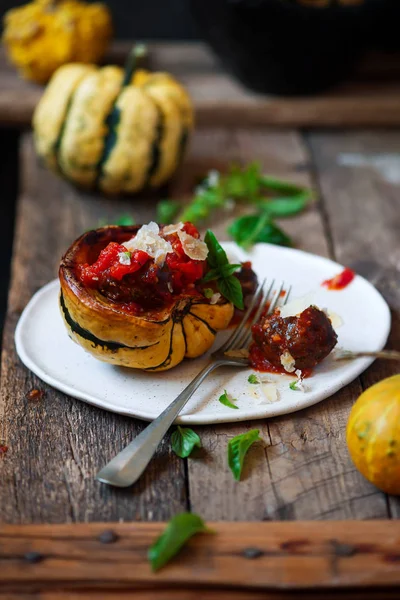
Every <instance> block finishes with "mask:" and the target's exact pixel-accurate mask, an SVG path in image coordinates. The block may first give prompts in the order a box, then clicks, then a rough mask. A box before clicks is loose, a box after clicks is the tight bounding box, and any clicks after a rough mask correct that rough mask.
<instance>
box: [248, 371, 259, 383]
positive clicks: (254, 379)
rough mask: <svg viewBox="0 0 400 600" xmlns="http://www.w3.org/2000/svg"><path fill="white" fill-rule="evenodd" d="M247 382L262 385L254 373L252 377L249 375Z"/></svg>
mask: <svg viewBox="0 0 400 600" xmlns="http://www.w3.org/2000/svg"><path fill="white" fill-rule="evenodd" d="M247 381H248V382H249V383H260V382H259V380H258V377H257V375H254V373H252V374H251V375H249V377H248V379H247Z"/></svg>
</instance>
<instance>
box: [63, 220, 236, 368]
mask: <svg viewBox="0 0 400 600" xmlns="http://www.w3.org/2000/svg"><path fill="white" fill-rule="evenodd" d="M211 235H212V234H211ZM213 239H214V240H215V238H213ZM219 248H220V249H221V251H222V252H223V254H225V253H224V251H223V250H222V248H221V247H219ZM225 257H226V255H225ZM213 266H214V265H213V263H212V261H211V262H210V256H209V248H208V245H207V244H206V243H205V242H203V241H201V240H200V235H199V232H198V231H197V229H196V227H195V226H194V225H192V224H191V223H178V224H175V225H167V226H158V225H157V224H156V223H149V224H148V225H143V226H129V227H120V226H109V227H105V228H102V229H98V230H96V231H89V232H87V233H85V234H83V235H82V236H81V237H80V238H79V239H78V240H77V241H76V242H75V243H74V244H72V246H71V247H70V248H69V249H68V251H67V253H66V254H65V256H64V257H63V259H62V261H61V265H60V271H59V276H60V282H61V293H60V307H61V313H62V316H63V319H64V322H65V325H66V327H67V329H68V332H69V335H70V337H71V338H72V339H73V340H74V341H75V342H77V343H78V344H80V345H81V346H83V348H85V349H86V350H87V351H88V352H90V353H91V354H93V355H94V356H95V357H96V358H98V359H100V360H103V361H106V362H110V363H113V364H115V365H122V366H125V367H134V368H138V369H145V370H149V371H163V370H167V369H171V368H172V367H174V366H176V365H177V364H179V363H180V362H181V361H182V360H183V359H184V358H185V357H186V358H194V357H197V356H200V355H201V354H203V353H204V352H206V351H207V350H208V349H209V348H210V347H211V345H212V344H213V342H214V339H215V335H216V332H217V331H218V330H221V329H225V328H226V327H227V326H228V325H229V322H230V320H231V318H232V315H233V312H234V306H233V304H232V302H230V301H229V300H227V299H226V298H225V297H224V296H223V295H222V294H221V293H219V292H218V282H217V281H216V279H215V278H213V277H208V278H207V274H209V275H210V271H212V267H213ZM230 266H231V267H233V265H230ZM237 267H238V268H240V265H237ZM214 270H215V269H214ZM242 270H243V269H242ZM231 271H232V272H233V271H234V269H233V268H232V269H231ZM234 277H235V278H236V274H235V276H234ZM204 280H205V281H204ZM236 281H237V282H238V284H239V283H240V273H239V274H237V278H236ZM239 287H240V286H239Z"/></svg>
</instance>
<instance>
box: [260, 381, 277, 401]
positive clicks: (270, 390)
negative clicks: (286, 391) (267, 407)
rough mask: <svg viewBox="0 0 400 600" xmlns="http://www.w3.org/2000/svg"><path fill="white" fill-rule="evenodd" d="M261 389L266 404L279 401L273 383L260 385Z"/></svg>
mask: <svg viewBox="0 0 400 600" xmlns="http://www.w3.org/2000/svg"><path fill="white" fill-rule="evenodd" d="M261 389H262V391H263V394H264V396H265V398H266V400H267V401H268V402H277V401H278V400H279V394H278V388H277V387H276V384H275V383H262V384H261Z"/></svg>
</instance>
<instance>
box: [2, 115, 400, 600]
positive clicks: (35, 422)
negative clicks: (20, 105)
mask: <svg viewBox="0 0 400 600" xmlns="http://www.w3.org/2000/svg"><path fill="white" fill-rule="evenodd" d="M399 150H400V132H399V131H396V130H393V131H388V130H379V129H378V130H377V129H375V130H371V129H363V130H354V131H342V130H336V131H332V130H331V131H323V130H315V131H309V130H308V131H307V130H295V129H284V130H283V129H268V128H267V127H265V126H263V125H260V126H259V127H257V128H254V127H250V126H249V124H248V123H247V122H246V119H244V120H243V121H240V120H238V121H237V124H236V125H235V126H233V125H232V124H230V125H229V124H225V123H221V125H218V124H216V122H215V120H212V119H211V122H210V124H207V122H204V121H203V122H202V124H201V126H200V127H199V128H198V129H197V131H196V133H195V135H194V137H193V140H192V144H191V148H190V152H189V155H188V156H187V159H186V161H185V164H184V165H183V167H182V169H181V171H180V173H179V174H178V175H177V176H176V178H175V179H174V181H172V182H171V184H170V186H169V188H168V190H163V192H162V194H163V196H165V195H166V194H168V195H170V196H171V197H180V198H184V197H187V196H188V195H189V194H190V190H192V189H193V185H194V182H195V180H196V177H197V176H198V175H199V174H201V173H204V171H205V170H206V169H209V168H211V167H213V166H221V165H224V164H227V163H229V162H231V161H241V162H249V161H252V160H254V159H257V160H259V161H260V162H261V164H262V166H263V169H264V170H265V171H266V172H269V173H273V174H275V175H277V176H281V177H284V178H288V179H289V180H293V181H297V182H299V183H302V184H307V185H311V186H312V187H313V188H314V189H315V192H316V198H317V200H316V202H315V203H314V204H313V206H312V207H311V208H310V209H309V210H307V211H306V212H305V213H304V214H302V215H301V216H299V217H296V218H294V219H291V220H286V221H285V222H284V223H283V226H284V227H285V228H286V230H287V231H288V232H289V234H290V235H292V236H293V239H294V241H295V244H296V246H297V247H299V248H301V249H303V250H307V251H310V252H315V253H317V254H320V255H324V256H330V257H332V258H334V259H335V260H337V261H339V262H341V263H343V264H346V265H348V266H350V267H352V268H355V269H356V270H357V272H358V273H360V274H361V275H363V276H364V277H367V278H368V279H369V280H370V281H371V282H372V283H373V284H374V285H376V287H377V288H378V289H379V290H380V291H381V293H382V294H383V295H384V296H385V298H386V300H387V301H388V303H389V304H390V307H391V309H392V317H393V325H392V332H391V336H390V341H389V344H388V347H391V348H396V349H400V285H399V272H400V154H399ZM378 157H379V160H378ZM156 201H157V195H155V196H154V197H147V198H146V199H144V198H140V197H139V198H136V199H125V200H123V199H106V198H101V197H99V196H97V195H90V194H85V193H82V192H79V191H77V190H76V189H74V188H73V187H72V186H71V185H69V184H68V183H67V182H65V181H62V180H60V179H58V178H57V177H55V176H54V175H52V174H51V173H49V172H47V171H46V170H44V169H43V168H42V167H41V166H40V165H39V164H38V162H37V160H36V158H35V154H34V150H33V146H32V139H31V135H30V134H29V133H25V134H24V135H23V136H22V137H21V140H20V185H19V192H18V199H17V219H16V228H15V236H14V249H13V262H12V279H11V285H10V292H9V306H8V313H7V319H6V323H5V330H4V340H3V350H2V360H1V397H0V437H1V438H2V440H1V442H2V443H4V444H5V445H7V446H8V451H7V453H5V454H3V456H2V458H0V507H1V511H0V523H4V524H6V523H9V524H24V525H29V524H40V523H47V524H59V523H60V524H61V523H80V522H84V523H86V522H92V521H102V522H108V521H117V522H118V521H119V522H125V521H135V522H141V521H159V520H168V519H169V518H170V517H172V516H173V515H174V514H176V513H177V512H179V511H184V510H192V511H194V512H197V513H199V514H200V515H202V516H203V517H204V519H206V520H215V521H225V520H229V521H270V520H278V521H290V520H336V519H342V520H346V519H357V520H362V519H396V518H398V517H399V516H400V503H399V500H398V499H396V498H393V497H388V496H386V495H385V494H383V493H381V492H380V491H378V490H377V489H376V488H375V487H373V486H372V485H370V484H369V483H368V482H367V481H365V480H364V479H363V477H362V476H361V475H360V474H359V473H358V472H357V471H356V470H355V468H354V466H353V464H352V462H351V460H350V458H349V455H348V452H347V449H346V443H345V425H346V421H347V417H348V414H349V410H350V408H351V406H352V404H353V403H354V401H355V399H356V398H357V397H358V395H359V394H360V393H361V391H362V390H363V389H365V388H367V387H368V386H370V385H372V384H373V383H375V382H376V381H378V380H380V379H382V378H383V377H386V376H389V375H391V374H393V373H396V372H398V365H396V364H395V363H389V362H386V363H384V362H382V361H376V363H374V365H373V366H372V367H370V368H369V369H368V370H367V371H366V372H365V373H364V374H363V375H362V376H361V377H360V378H358V379H356V380H355V381H354V382H353V383H352V384H350V385H348V386H347V387H346V388H344V389H343V390H341V391H340V392H338V393H337V394H335V395H334V396H333V397H331V398H330V399H328V400H325V401H324V402H322V403H320V404H317V405H316V406H313V407H311V408H309V409H306V410H303V411H301V412H298V413H295V414H292V415H287V416H282V417H278V418H274V419H270V420H269V421H265V420H260V421H253V422H245V423H240V424H228V425H215V426H207V427H206V426H204V427H200V426H199V427H196V428H195V429H196V430H198V432H199V434H200V435H201V438H202V441H203V445H204V449H203V450H202V452H201V455H200V456H199V457H198V458H196V459H189V460H181V459H179V458H177V457H176V456H175V455H174V454H173V453H172V451H171V448H170V444H169V439H168V438H166V439H165V441H164V442H163V443H162V445H161V446H160V448H159V449H158V452H157V455H156V457H155V459H154V460H153V461H152V462H151V464H150V466H149V468H148V469H147V471H146V472H145V474H144V475H143V476H142V478H141V479H140V480H139V482H138V483H137V484H136V485H135V486H134V487H132V488H129V489H114V488H110V487H107V486H104V485H102V484H100V483H99V482H97V481H95V479H94V476H95V474H96V472H97V471H98V469H99V468H100V467H101V466H103V465H104V464H105V462H107V460H109V458H110V457H111V456H113V455H114V454H115V453H116V452H118V451H119V450H120V449H121V448H122V447H123V446H124V445H125V444H126V443H127V442H128V441H130V440H131V439H132V437H134V436H135V435H137V433H139V432H140V431H141V430H142V429H143V427H144V423H142V422H141V421H138V420H135V419H130V418H127V417H123V416H119V415H116V414H112V413H108V412H105V411H102V410H99V409H97V408H95V407H92V406H89V405H87V404H84V403H83V402H79V401H77V400H74V399H72V398H69V397H67V396H65V395H64V394H62V393H60V392H57V391H56V390H53V389H51V388H50V387H48V386H47V385H45V384H43V383H42V382H41V381H39V380H38V379H37V378H36V377H35V376H33V375H32V374H31V373H30V372H29V371H28V370H27V369H26V368H24V367H23V366H22V364H21V363H20V361H19V359H18V358H17V356H16V353H15V348H14V340H13V336H14V329H15V325H16V323H17V321H18V318H19V316H20V314H21V312H22V310H23V308H24V306H25V305H26V303H27V302H28V300H29V299H30V298H31V296H32V294H33V293H35V292H36V291H37V290H38V289H39V288H40V287H41V286H42V285H44V284H45V283H47V282H48V281H50V280H51V279H53V278H54V277H56V274H57V267H58V263H59V260H60V257H61V255H62V254H63V252H64V250H65V249H66V248H67V246H68V245H69V244H70V243H71V242H72V241H73V240H74V239H75V238H76V237H77V236H78V235H79V234H80V233H82V232H83V231H84V230H86V229H88V228H92V227H96V225H97V224H98V222H99V220H100V219H109V220H112V219H113V218H114V217H116V216H118V215H120V214H121V213H127V212H131V213H132V215H133V216H134V217H135V219H136V221H137V222H138V223H139V222H147V221H148V220H149V219H151V218H153V217H154V214H155V204H156ZM225 227H226V221H224V219H221V220H220V221H219V222H218V224H216V225H215V226H214V223H213V228H214V229H215V231H216V233H218V234H219V235H220V236H221V237H223V236H224V235H225ZM305 276H306V274H305ZM360 302H362V299H360ZM371 326H373V315H371ZM360 346H361V347H362V340H360ZM33 389H40V390H43V391H44V392H45V395H44V397H43V398H41V399H40V400H38V401H32V400H28V398H27V395H28V394H29V392H30V391H31V390H33ZM116 393H118V391H117V390H116ZM253 427H258V428H259V429H260V431H261V435H262V437H263V438H264V440H265V442H266V444H265V447H263V446H261V445H255V446H254V447H253V448H252V449H251V450H250V452H249V455H248V460H247V462H246V467H245V471H244V477H243V480H242V481H241V482H240V483H237V482H235V481H233V478H232V476H231V473H230V472H229V470H228V468H227V464H226V455H225V454H226V444H227V441H228V440H229V439H230V438H231V437H233V436H235V435H237V434H238V433H241V432H243V431H246V430H247V429H250V428H253ZM391 527H392V528H393V530H395V531H397V532H399V526H398V525H397V524H393V526H391ZM4 531H5V532H7V529H5V530H4ZM56 531H57V530H56ZM342 531H343V530H342ZM1 532H2V530H1V528H0V550H1V548H2V545H1ZM3 535H6V534H5V533H3ZM29 535H32V534H29ZM29 535H28V537H29ZM399 539H400V538H399ZM1 564H2V563H1V553H0V583H1V581H2V580H1V576H2V575H1ZM339 575H340V574H339ZM339 575H337V577H339V579H340V576H339ZM333 579H334V577H333ZM0 597H1V589H0ZM6 597H10V598H11V596H6ZM15 597H17V596H15ZM19 597H20V596H18V598H19ZM21 597H22V596H21ZM43 597H44V596H43ZM49 597H50V596H49ZM51 597H52V598H53V596H51ZM62 597H63V598H64V596H62ZM68 597H70V596H68ZM71 597H72V596H71ZM95 597H97V598H100V596H95ZM107 597H108V596H107ZM136 597H139V596H136ZM143 597H144V596H143ZM149 597H151V596H149ZM165 597H168V598H169V597H170V596H165ZM176 597H178V596H176ZM180 597H181V596H179V598H180ZM183 597H189V596H182V598H183ZM193 597H195V596H193ZM235 597H236V596H235ZM237 597H238V598H239V597H240V598H242V596H237ZM244 597H246V598H247V597H249V596H243V598H244ZM275 597H276V598H277V597H278V596H274V598H275ZM279 597H281V596H279ZM282 597H283V596H282ZM285 597H286V596H285ZM324 597H327V596H324ZM341 597H342V596H341ZM361 597H362V598H364V597H366V596H363V595H361V596H360V598H361ZM380 597H382V598H383V597H384V596H380ZM387 597H389V596H387ZM393 597H394V596H393ZM13 598H14V596H13ZM46 598H47V596H46ZM60 598H61V596H60ZM271 598H272V596H271Z"/></svg>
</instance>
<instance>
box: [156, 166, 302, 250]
mask: <svg viewBox="0 0 400 600" xmlns="http://www.w3.org/2000/svg"><path fill="white" fill-rule="evenodd" d="M311 198H312V194H311V191H310V190H309V189H307V188H304V187H301V186H299V185H296V184H293V183H289V182H286V181H281V180H279V179H276V178H274V177H270V176H265V175H263V174H262V172H261V166H260V165H259V164H258V163H256V162H253V163H250V164H249V165H247V166H244V167H240V166H237V165H232V166H231V167H230V169H229V171H228V172H227V173H225V174H221V173H219V172H218V171H210V173H209V174H208V176H207V177H206V178H205V179H204V180H203V181H202V182H201V184H200V185H199V186H198V187H197V188H196V190H195V193H194V196H193V198H192V199H191V201H190V202H189V203H188V204H186V205H185V206H181V205H180V204H179V203H178V202H176V201H175V200H162V201H161V202H160V203H159V211H163V212H164V211H170V212H168V213H167V215H166V216H168V217H170V218H169V219H168V218H165V216H164V214H163V218H161V217H160V218H159V219H158V220H159V222H163V223H167V222H170V221H171V220H172V219H173V218H175V217H176V219H177V220H178V221H191V222H192V223H194V224H195V225H199V224H202V223H204V222H205V221H206V220H207V219H210V217H212V216H213V215H214V213H215V211H217V210H221V209H229V208H232V206H233V205H234V204H235V203H237V202H239V203H241V204H246V205H248V206H253V207H254V208H255V212H253V213H252V214H250V215H246V216H245V217H239V218H238V219H236V220H235V221H234V222H233V223H232V224H231V226H230V228H229V229H228V231H229V233H230V234H231V235H232V237H233V239H234V240H235V242H236V243H238V244H239V245H241V246H243V247H245V248H249V247H250V246H251V245H252V244H254V243H257V242H268V243H270V244H278V245H283V246H289V245H291V240H290V238H289V237H288V236H287V235H286V234H285V233H284V231H282V229H281V228H280V227H279V226H278V225H277V224H276V223H275V222H274V219H276V218H283V217H290V216H294V215H296V214H298V213H299V212H301V211H302V210H304V208H305V207H306V206H307V204H308V203H309V202H310V200H311ZM247 217H250V220H247Z"/></svg>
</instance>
